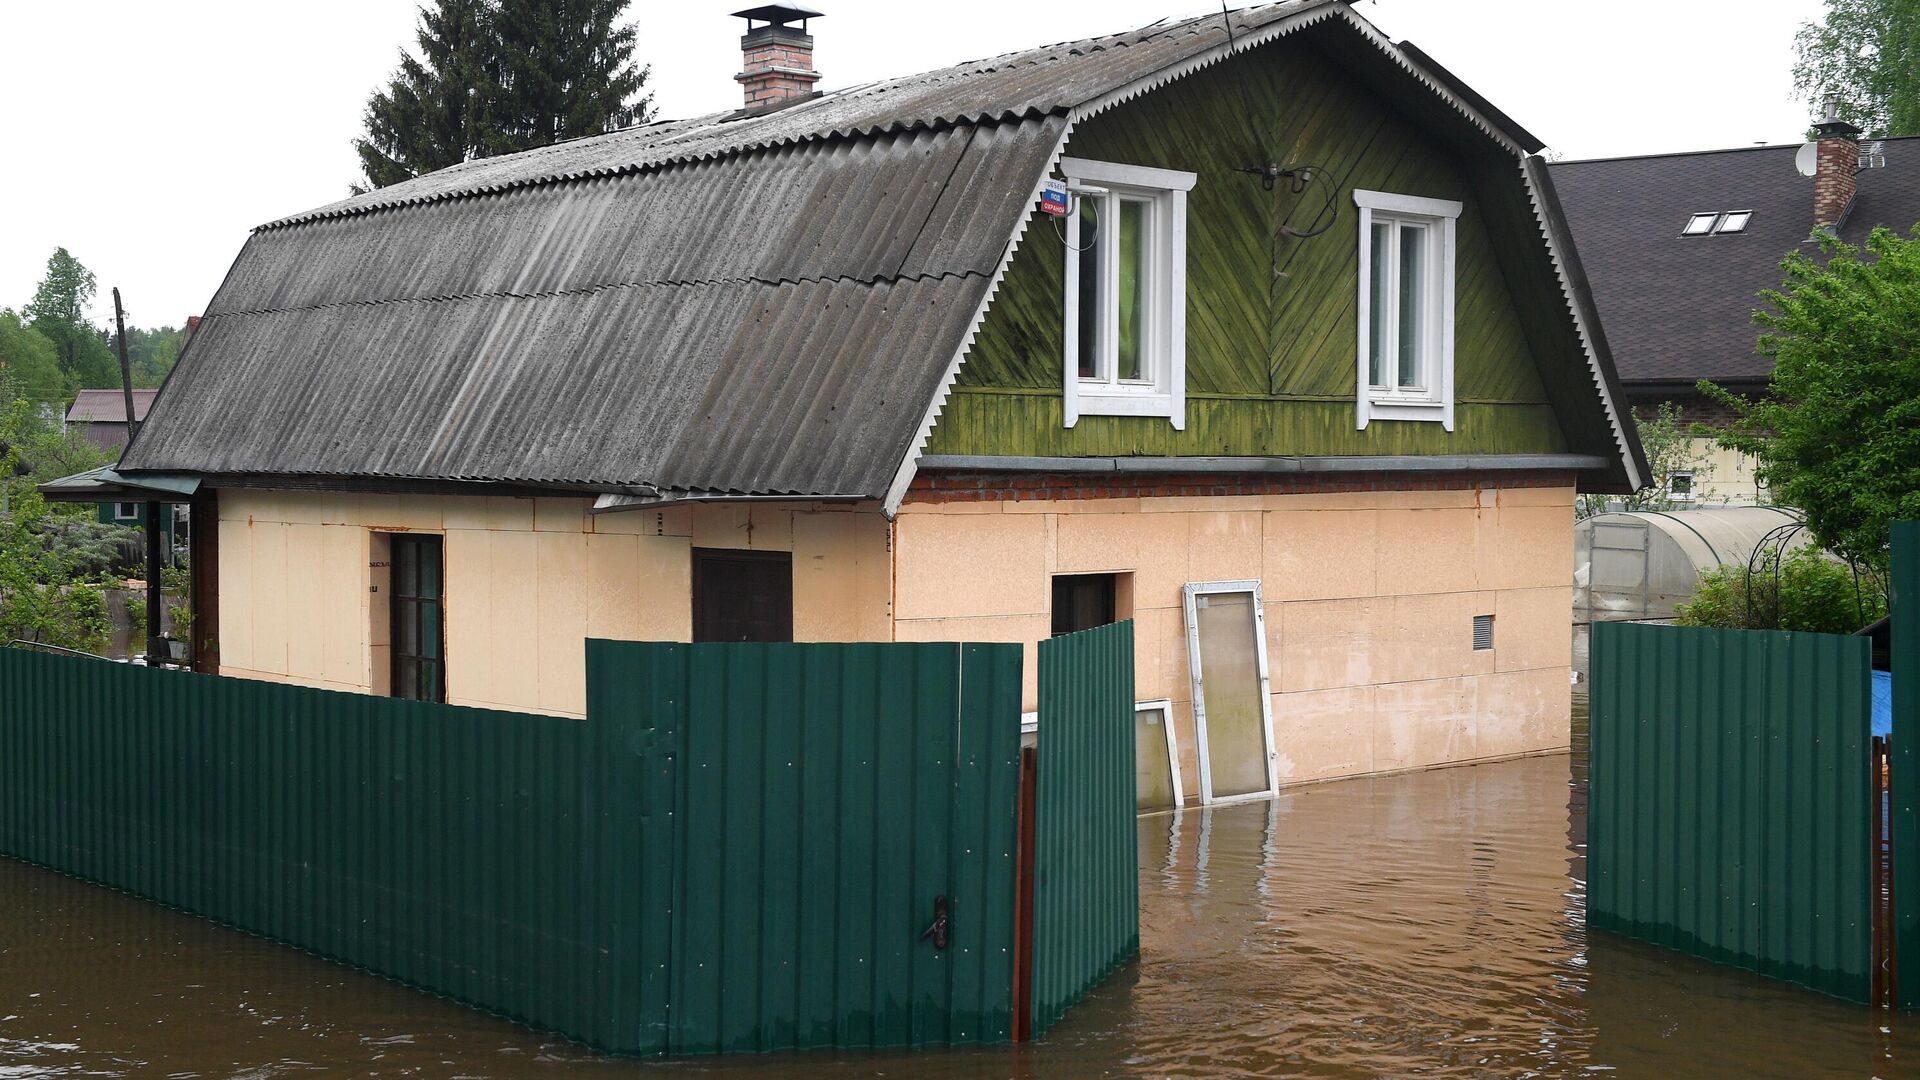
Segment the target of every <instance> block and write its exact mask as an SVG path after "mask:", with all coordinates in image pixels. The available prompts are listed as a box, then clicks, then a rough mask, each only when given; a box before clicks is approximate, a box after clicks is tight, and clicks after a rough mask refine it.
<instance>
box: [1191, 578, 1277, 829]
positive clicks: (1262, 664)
mask: <svg viewBox="0 0 1920 1080" xmlns="http://www.w3.org/2000/svg"><path fill="white" fill-rule="evenodd" d="M1180 591H1181V606H1182V607H1183V608H1185V613H1186V619H1187V674H1188V677H1189V679H1190V680H1191V687H1192V691H1193V753H1194V758H1195V759H1196V760H1197V761H1199V763H1200V802H1201V804H1202V805H1204V806H1214V805H1218V804H1220V803H1235V802H1252V801H1254V800H1257V799H1270V798H1272V797H1273V796H1274V794H1275V793H1276V792H1278V791H1279V790H1280V774H1279V767H1278V762H1277V761H1276V759H1275V751H1274V748H1273V681H1272V678H1271V677H1270V676H1269V675H1268V673H1267V609H1266V605H1265V604H1264V603H1262V602H1261V596H1260V583H1259V582H1258V581H1189V582H1187V583H1186V584H1185V585H1184V586H1182V587H1181V590H1180ZM1215 593H1251V594H1252V597H1253V637H1254V641H1253V647H1254V662H1255V663H1256V665H1257V666H1258V668H1259V671H1260V737H1261V740H1262V744H1263V745H1264V746H1265V748H1266V754H1267V789H1266V790H1265V791H1249V792H1247V793H1246V794H1245V795H1222V796H1220V797H1219V798H1215V797H1214V795H1213V761H1212V759H1211V757H1210V756H1209V749H1208V746H1209V744H1208V743H1207V698H1206V694H1205V693H1204V692H1203V691H1204V690H1205V685H1206V673H1205V672H1203V671H1202V670H1201V663H1200V622H1199V619H1198V618H1196V616H1197V614H1198V612H1197V611H1196V608H1197V606H1198V605H1196V604H1195V602H1194V601H1195V598H1197V597H1201V596H1211V595H1213V594H1215Z"/></svg>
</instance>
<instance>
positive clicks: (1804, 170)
mask: <svg viewBox="0 0 1920 1080" xmlns="http://www.w3.org/2000/svg"><path fill="white" fill-rule="evenodd" d="M1793 167H1794V168H1796V169H1799V170H1800V175H1801V176H1812V175H1813V174H1815V173H1817V172H1819V171H1820V144H1819V143H1808V144H1806V145H1805V146H1802V147H1801V148H1800V150H1799V152H1798V153H1796V154H1794V155H1793Z"/></svg>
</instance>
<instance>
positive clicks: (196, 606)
mask: <svg viewBox="0 0 1920 1080" xmlns="http://www.w3.org/2000/svg"><path fill="white" fill-rule="evenodd" d="M190 514H191V518H192V524H191V525H190V526H189V528H190V529H191V531H190V532H189V533H188V538H189V543H190V547H189V549H188V552H189V553H188V556H187V574H188V576H189V578H190V580H191V581H192V589H193V595H192V597H191V598H190V599H189V600H188V602H187V610H188V611H189V612H191V613H192V614H193V645H192V646H191V647H190V649H189V652H191V653H192V654H193V670H195V671H198V672H201V673H202V674H206V675H218V674H220V494H219V492H217V491H215V490H214V489H212V488H208V487H202V488H201V489H200V490H199V491H196V492H194V494H193V503H192V510H191V512H190Z"/></svg>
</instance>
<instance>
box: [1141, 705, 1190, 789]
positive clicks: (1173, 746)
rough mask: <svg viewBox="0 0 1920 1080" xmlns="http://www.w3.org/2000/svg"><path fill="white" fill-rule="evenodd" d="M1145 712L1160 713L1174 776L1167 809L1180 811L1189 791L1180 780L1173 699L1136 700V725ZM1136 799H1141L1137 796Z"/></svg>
mask: <svg viewBox="0 0 1920 1080" xmlns="http://www.w3.org/2000/svg"><path fill="white" fill-rule="evenodd" d="M1143 712H1157V713H1159V714H1160V726H1161V727H1162V729H1164V730H1165V731H1166V733H1167V768H1168V771H1169V773H1170V774H1171V775H1172V776H1173V805H1172V806H1170V807H1168V808H1167V809H1168V810H1172V811H1178V810H1179V809H1180V808H1181V807H1182V806H1184V805H1186V801H1187V792H1186V787H1185V785H1183V784H1181V782H1180V736H1179V735H1178V734H1176V733H1175V732H1174V730H1173V699H1172V698H1155V699H1153V700H1152V701H1136V702H1134V703H1133V722H1134V724H1135V725H1138V724H1139V723H1140V714H1141V713H1143ZM1135 801H1136V802H1138V801H1139V800H1138V797H1137V796H1136V798H1135ZM1166 812H1167V810H1149V811H1147V813H1149V814H1164V813H1166Z"/></svg>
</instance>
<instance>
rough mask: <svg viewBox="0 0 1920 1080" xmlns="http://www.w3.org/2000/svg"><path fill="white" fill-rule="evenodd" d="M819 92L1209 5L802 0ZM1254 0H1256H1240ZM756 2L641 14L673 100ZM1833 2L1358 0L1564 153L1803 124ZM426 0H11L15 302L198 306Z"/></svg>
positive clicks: (1109, 0) (685, 96) (719, 57)
mask: <svg viewBox="0 0 1920 1080" xmlns="http://www.w3.org/2000/svg"><path fill="white" fill-rule="evenodd" d="M807 2H808V4H809V5H810V6H813V7H816V8H819V9H821V10H824V11H825V12H827V17H826V18H823V19H820V20H817V21H815V22H814V23H813V26H812V30H813V33H814V37H815V38H816V46H815V65H816V66H817V67H818V68H819V69H820V70H821V71H822V72H823V73H824V74H825V76H826V77H825V79H824V80H823V81H822V83H821V86H822V88H823V89H832V88H834V87H840V86H848V85H852V84H855V83H861V82H866V81H869V80H872V79H876V78H882V77H886V76H891V75H901V74H908V73H911V72H915V71H923V70H926V69H929V68H935V67H941V66H944V65H947V64H952V63H957V62H960V61H963V60H971V59H977V58H979V57H983V56H989V55H993V54H995V53H1001V52H1008V51H1011V50H1013V49H1017V48H1023V47H1027V46H1031V45H1036V44H1040V43H1043V42H1050V41H1061V40H1068V39H1071V38H1077V37H1085V36H1089V35H1093V34H1099V33H1107V32H1112V31H1117V30H1123V29H1131V28H1133V27H1136V26H1140V25H1144V24H1146V23H1150V22H1153V21H1155V20H1156V19H1159V18H1161V17H1163V16H1166V15H1177V14H1193V13H1196V12H1197V11H1198V10H1201V8H1199V7H1197V6H1196V5H1195V4H1194V3H1192V0H1098V2H1083V0H1051V2H1035V0H965V2H962V3H956V4H939V5H931V4H924V5H923V4H918V3H912V2H906V0H807ZM1232 2H1233V4H1234V6H1240V0H1232ZM746 6H749V3H748V2H747V0H641V2H637V3H634V4H633V5H632V7H631V8H630V9H629V13H630V15H631V16H632V17H633V18H635V19H636V20H637V21H638V24H639V28H640V43H639V54H640V57H641V59H642V60H644V61H647V62H650V63H651V64H652V65H653V79H652V84H651V85H652V87H653V94H654V104H655V106H656V108H657V109H658V113H659V115H661V116H663V117H674V116H687V115H694V114H698V113H703V112H710V111H713V110H716V109H723V108H731V107H733V106H734V105H736V104H738V102H739V93H740V91H739V88H738V86H737V84H735V83H734V81H733V78H732V76H733V74H734V73H735V72H736V71H738V70H739V62H740V55H739V34H740V33H741V31H742V29H743V28H744V27H743V24H742V23H741V22H740V21H739V20H736V19H732V18H729V17H728V14H727V13H728V12H730V11H734V10H737V9H739V8H742V7H746ZM1820 6H1821V5H1820V0H1663V2H1659V3H1649V2H1644V0H1589V2H1567V0H1361V2H1360V3H1359V4H1358V5H1357V10H1358V11H1359V12H1360V13H1361V14H1363V15H1364V16H1366V17H1367V18H1369V19H1371V20H1373V21H1374V22H1375V23H1376V24H1377V25H1378V26H1380V27H1381V28H1382V29H1383V30H1384V31H1385V32H1386V33H1388V34H1389V35H1390V36H1392V37H1394V38H1395V39H1400V38H1407V39H1411V40H1412V41H1414V42H1416V43H1417V44H1419V45H1420V46H1421V47H1422V48H1423V49H1425V50H1426V51H1427V52H1428V53H1429V54H1430V55H1432V56H1433V57H1434V58H1435V59H1437V60H1438V61H1439V62H1440V63H1442V64H1444V65H1446V66H1447V67H1448V68H1449V69H1451V70H1452V71H1453V72H1454V73H1455V74H1456V75H1458V76H1459V77H1460V78H1462V79H1464V80H1466V81H1467V82H1468V83H1469V84H1471V85H1472V86H1473V87H1474V88H1475V89H1477V90H1479V91H1480V92H1481V93H1482V94H1483V95H1484V96H1485V97H1486V98H1487V99H1488V100H1490V101H1492V102H1493V103H1495V104H1496V105H1498V106H1499V107H1501V108H1502V109H1504V110H1505V111H1506V112H1507V113H1508V114H1509V115H1511V116H1512V117H1513V118H1514V119H1515V120H1516V121H1518V122H1519V123H1521V124H1522V125H1524V126H1525V127H1527V128H1528V129H1530V130H1531V131H1532V132H1533V133H1534V134H1536V135H1538V136H1539V137H1540V138H1542V139H1544V140H1546V142H1547V143H1548V145H1549V146H1550V147H1552V148H1553V150H1554V151H1556V152H1558V153H1560V154H1562V155H1564V156H1566V157H1569V158H1579V157H1602V156H1613V155H1619V154H1635V153H1651V152H1660V151H1671V150H1686V149H1705V148H1710V147H1724V146H1741V145H1746V144H1749V143H1754V142H1776V143H1777V142H1794V141H1798V140H1799V138H1800V137H1801V134H1802V133H1803V132H1804V131H1805V129H1806V125H1807V107H1806V106H1805V105H1804V104H1803V103H1801V102H1798V101H1795V100H1793V98H1792V97H1791V89H1792V87H1791V84H1790V79H1789V69H1790V65H1791V63H1792V49H1793V34H1794V31H1795V29H1796V28H1797V27H1798V26H1799V25H1800V24H1801V23H1802V22H1804V21H1805V20H1807V19H1809V18H1811V17H1813V16H1814V15H1816V14H1817V13H1818V11H1819V9H1820ZM415 7H416V4H415V0H327V2H326V3H321V4H311V3H299V4H295V3H283V2H281V0H172V2H168V0H88V2H74V0H66V2H28V0H0V41H5V42H7V43H8V46H9V47H8V49H7V62H6V63H5V64H4V65H0V102H5V103H6V104H7V122H6V125H5V127H4V129H0V130H4V137H5V139H6V142H5V144H4V145H5V148H6V151H7V152H6V154H5V155H4V157H0V162H4V165H0V307H14V308H18V307H20V306H21V305H22V304H24V303H25V302H26V301H27V299H28V298H29V297H30V296H31V295H32V291H33V287H34V284H35V282H37V281H38V280H39V278H40V276H41V273H42V271H43V269H44V267H45V264H46V259H47V256H48V255H49V254H50V253H51V252H52V251H53V249H54V248H55V247H56V246H60V245H64V246H65V247H67V248H68V249H69V250H71V251H72V252H73V254H74V255H75V256H76V257H78V258H79V259H80V260H81V261H82V262H84V263H85V264H86V265H87V266H89V267H91V268H92V269H93V270H94V271H95V273H97V274H98V275H99V279H100V303H99V305H97V307H96V316H97V317H98V318H100V320H101V321H102V322H105V321H106V320H107V319H109V318H111V314H112V300H111V298H110V296H109V294H108V289H109V287H111V286H114V285H118V286H119V287H120V289H121V291H122V293H123V294H124V295H125V298H126V302H127V307H128V309H129V312H130V318H131V319H132V320H133V321H134V322H135V323H136V324H138V325H142V326H154V325H160V324H169V323H170V324H179V323H181V322H182V321H184V319H185V317H186V316H188V315H191V314H198V313H199V312H200V311H202V310H203V309H204V308H205V307H206V304H207V301H208V300H209V299H211V298H212V296H213V292H214V290H215V289H216V288H218V287H219V284H220V280H221V278H222V277H223V276H224V275H225V274H226V271H227V267H228V266H229V265H230V264H231V263H232V261H233V257H234V255H235V254H237V253H238V252H239V250H240V245H241V244H242V243H243V242H245V240H246V237H247V230H248V229H250V228H252V227H253V226H255V225H258V224H260V223H262V222H264V221H268V220H271V219H273V218H276V217H281V216H284V215H287V214H291V213H295V212H297V211H300V210H304V209H307V208H310V207H313V206H318V205H320V204H322V203H327V202H331V201H333V200H335V199H338V198H340V197H342V196H343V195H345V194H346V193H347V185H348V184H349V183H350V182H352V180H353V179H354V177H355V176H356V174H357V170H356V167H355V159H354V155H353V149H352V147H351V145H350V142H351V140H352V139H353V137H354V136H355V135H356V134H357V133H358V130H359V122H360V111H361V108H362V106H363V105H364V104H365V101H366V97H367V94H368V92H369V91H370V90H372V89H373V88H374V87H375V86H376V85H378V84H380V83H381V81H382V80H383V79H384V78H385V77H386V76H387V74H388V73H389V72H390V71H391V70H392V69H393V67H394V64H395V59H396V56H397V50H398V49H399V47H400V46H401V44H402V43H409V44H410V43H411V41H412V32H413V24H414V12H415Z"/></svg>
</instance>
